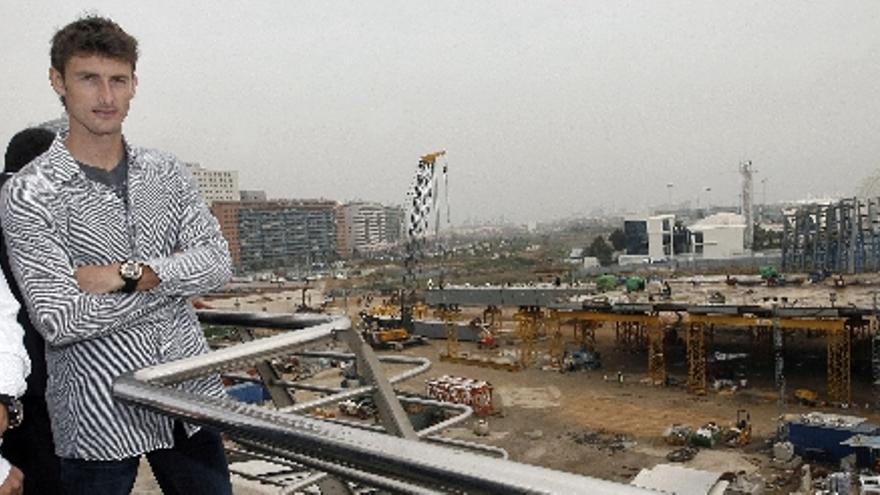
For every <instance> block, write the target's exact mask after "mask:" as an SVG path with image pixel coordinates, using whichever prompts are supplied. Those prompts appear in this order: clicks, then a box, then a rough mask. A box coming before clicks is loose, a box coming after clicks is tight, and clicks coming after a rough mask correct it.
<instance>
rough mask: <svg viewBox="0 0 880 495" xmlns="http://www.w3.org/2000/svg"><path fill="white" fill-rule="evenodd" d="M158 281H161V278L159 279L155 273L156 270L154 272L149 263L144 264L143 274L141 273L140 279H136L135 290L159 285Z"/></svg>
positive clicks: (143, 289) (148, 288)
mask: <svg viewBox="0 0 880 495" xmlns="http://www.w3.org/2000/svg"><path fill="white" fill-rule="evenodd" d="M159 282H161V280H160V279H159V276H158V275H156V272H154V271H153V269H152V268H150V267H149V265H144V274H143V275H141V279H140V280H138V284H137V288H135V290H138V291H145V290H150V289H152V288H153V287H155V286H157V285H159Z"/></svg>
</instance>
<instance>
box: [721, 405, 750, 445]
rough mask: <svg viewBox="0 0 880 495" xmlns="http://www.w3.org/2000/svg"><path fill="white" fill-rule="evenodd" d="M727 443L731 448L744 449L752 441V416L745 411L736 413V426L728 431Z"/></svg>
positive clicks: (740, 410)
mask: <svg viewBox="0 0 880 495" xmlns="http://www.w3.org/2000/svg"><path fill="white" fill-rule="evenodd" d="M726 441H727V445H728V446H730V447H742V446H743V445H748V443H749V442H750V441H752V416H751V415H750V414H749V412H748V411H746V410H745V409H738V410H737V411H736V424H735V425H733V426H732V427H731V428H730V429H729V430H728V434H727V438H726Z"/></svg>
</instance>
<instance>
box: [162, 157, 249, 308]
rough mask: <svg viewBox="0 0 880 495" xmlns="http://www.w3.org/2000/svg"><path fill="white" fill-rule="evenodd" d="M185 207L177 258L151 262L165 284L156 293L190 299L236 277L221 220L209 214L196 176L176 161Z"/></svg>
mask: <svg viewBox="0 0 880 495" xmlns="http://www.w3.org/2000/svg"><path fill="white" fill-rule="evenodd" d="M173 170H174V171H175V172H176V179H177V180H178V181H179V182H178V184H177V185H176V187H177V188H178V197H179V198H180V205H181V211H182V214H181V221H180V231H179V232H180V234H179V237H178V239H177V246H176V249H175V251H176V254H174V255H172V256H170V257H167V258H158V259H152V260H148V261H147V264H148V265H149V266H150V267H151V268H153V270H154V271H155V272H156V274H157V275H158V276H159V279H160V280H161V281H162V282H161V283H160V284H159V286H158V287H156V288H155V289H153V291H152V292H154V293H158V294H163V295H167V296H180V297H190V296H195V295H200V294H204V293H206V292H209V291H211V290H214V289H217V288H220V287H222V286H223V285H224V284H225V283H226V282H228V281H229V278H230V277H231V276H232V261H231V259H230V256H229V248H228V246H227V244H226V239H225V238H224V237H223V234H222V233H221V232H220V225H219V224H218V223H217V219H216V218H214V215H212V214H211V212H210V211H209V210H208V206H207V205H206V204H205V201H204V199H203V198H202V196H201V194H200V193H199V190H198V186H197V185H196V181H195V179H194V178H193V177H192V175H191V174H190V173H189V171H187V170H186V169H185V167H183V166H182V165H181V164H180V163H179V162H177V161H176V160H175V163H174V168H173Z"/></svg>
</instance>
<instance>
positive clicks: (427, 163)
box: [400, 150, 449, 333]
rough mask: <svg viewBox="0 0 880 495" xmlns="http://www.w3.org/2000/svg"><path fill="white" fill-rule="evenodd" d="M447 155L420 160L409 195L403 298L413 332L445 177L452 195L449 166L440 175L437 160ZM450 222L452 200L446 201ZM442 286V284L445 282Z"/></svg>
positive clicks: (404, 322) (403, 321)
mask: <svg viewBox="0 0 880 495" xmlns="http://www.w3.org/2000/svg"><path fill="white" fill-rule="evenodd" d="M445 154H446V151H445V150H441V151H436V152H433V153H428V154H426V155H423V156H422V157H421V158H419V163H418V166H417V168H416V175H415V179H414V180H413V184H412V187H411V188H410V190H409V191H408V192H407V196H408V198H407V203H408V205H407V214H406V261H405V270H404V275H403V290H402V291H401V295H400V320H401V324H402V326H403V328H404V329H406V330H407V331H408V332H410V333H412V331H413V305H414V304H415V303H416V290H417V288H418V282H417V277H418V271H419V261H420V259H421V257H422V251H423V248H424V242H425V236H426V235H427V233H428V230H429V224H430V218H431V214H432V213H434V214H435V221H434V233H435V235H436V234H437V232H438V230H439V226H440V210H438V209H437V196H438V190H439V181H440V179H441V177H442V179H443V188H444V192H447V193H448V190H449V188H448V186H449V183H448V175H447V172H448V166H447V165H446V164H445V163H444V164H443V166H442V168H441V171H440V173H439V174H438V173H437V170H436V168H437V167H436V163H437V159H438V158H440V157H441V156H444V155H445ZM446 206H447V212H446V217H447V221H448V219H449V211H448V208H449V201H448V198H447V201H446ZM441 286H442V281H441Z"/></svg>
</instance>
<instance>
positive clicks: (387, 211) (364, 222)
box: [337, 202, 403, 256]
mask: <svg viewBox="0 0 880 495" xmlns="http://www.w3.org/2000/svg"><path fill="white" fill-rule="evenodd" d="M343 217H344V221H343V225H344V227H343V228H344V229H345V233H344V236H342V237H344V239H345V241H344V245H341V246H340V251H343V253H342V254H344V255H347V256H350V255H351V254H352V253H353V252H354V251H358V252H360V253H366V252H370V251H375V250H377V249H383V248H386V247H388V246H390V245H392V244H394V243H395V242H397V241H399V240H400V229H401V222H402V221H403V215H401V214H400V208H392V207H387V206H384V205H382V204H379V203H370V202H353V203H348V204H346V205H345V206H343ZM337 223H338V222H337Z"/></svg>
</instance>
